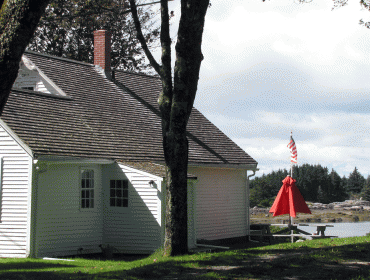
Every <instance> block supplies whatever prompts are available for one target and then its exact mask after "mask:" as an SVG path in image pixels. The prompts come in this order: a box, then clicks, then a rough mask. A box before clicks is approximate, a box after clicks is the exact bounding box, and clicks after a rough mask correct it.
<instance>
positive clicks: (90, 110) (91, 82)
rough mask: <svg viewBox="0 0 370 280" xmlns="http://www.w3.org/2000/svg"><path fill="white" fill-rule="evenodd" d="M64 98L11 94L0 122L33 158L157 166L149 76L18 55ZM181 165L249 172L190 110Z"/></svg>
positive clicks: (155, 90) (241, 155)
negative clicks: (227, 167)
mask: <svg viewBox="0 0 370 280" xmlns="http://www.w3.org/2000/svg"><path fill="white" fill-rule="evenodd" d="M26 56H27V58H28V59H30V60H31V61H32V62H33V63H34V64H35V65H36V66H37V67H38V69H39V70H40V71H42V73H44V74H45V75H46V76H47V77H48V78H49V79H50V80H51V81H53V83H55V84H56V85H57V86H58V87H59V88H60V89H61V90H62V91H63V92H64V93H65V94H66V96H57V95H53V94H42V93H37V92H34V91H29V90H24V89H15V88H13V90H12V92H11V94H10V96H9V99H8V102H7V104H6V106H5V109H4V112H3V115H2V117H1V118H2V119H3V120H4V121H5V122H6V123H7V125H8V126H9V127H10V128H11V129H12V130H13V131H14V132H15V133H16V134H17V135H18V136H19V137H20V138H21V139H22V140H23V141H24V142H25V143H26V144H27V145H28V146H29V147H30V148H31V149H32V151H33V152H34V153H35V155H37V156H63V157H85V158H86V157H88V158H106V159H114V160H121V161H124V162H164V157H163V149H162V134H161V121H160V116H159V108H158V104H157V98H158V94H159V92H160V91H161V81H160V79H159V78H157V77H153V76H148V75H143V74H133V73H127V72H123V71H117V72H116V75H115V77H116V80H115V82H113V81H111V80H108V79H107V78H106V77H105V76H104V75H102V74H101V73H99V71H97V70H96V67H95V66H94V65H92V64H88V63H82V62H77V61H74V60H70V59H63V58H57V57H53V56H50V55H43V54H39V53H35V52H26ZM187 135H188V139H189V164H193V165H199V164H215V165H219V164H226V165H256V164H257V162H256V161H255V160H254V159H252V158H251V157H250V156H249V155H248V154H247V153H245V152H244V151H243V150H242V149H241V148H240V147H238V146H237V145H236V144H235V143H234V142H233V141H231V140H230V139H229V138H228V137H227V136H226V135H225V134H224V133H222V132H221V131H220V130H219V129H218V128H217V127H216V126H214V125H213V124H212V123H211V122H210V121H208V120H207V119H206V118H205V117H204V116H203V115H202V114H201V113H200V112H199V111H198V110H196V109H195V108H194V109H193V110H192V113H191V116H190V119H189V124H188V133H187Z"/></svg>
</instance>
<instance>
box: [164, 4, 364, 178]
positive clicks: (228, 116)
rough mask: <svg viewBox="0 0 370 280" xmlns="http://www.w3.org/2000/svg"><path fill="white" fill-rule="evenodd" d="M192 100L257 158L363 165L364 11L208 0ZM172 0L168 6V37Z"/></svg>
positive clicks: (346, 169)
mask: <svg viewBox="0 0 370 280" xmlns="http://www.w3.org/2000/svg"><path fill="white" fill-rule="evenodd" d="M211 3H212V6H211V7H210V8H209V9H208V11H207V16H206V22H205V29H204V34H203V43H202V52H203V55H204V57H205V58H204V60H203V62H202V66H201V72H200V79H199V84H198V92H197V96H196V100H195V104H194V106H195V107H196V108H197V109H198V110H199V111H201V112H202V113H203V114H204V115H205V116H206V117H207V118H208V119H209V120H210V121H212V122H213V123H214V124H215V125H216V126H217V127H218V128H219V129H221V130H222V131H223V132H224V133H225V134H226V135H228V136H229V137H230V138H231V139H232V140H233V141H234V142H236V143H237V144H238V145H239V146H240V147H241V148H242V149H243V150H245V151H246V152H247V153H248V154H249V155H250V156H252V157H253V158H254V159H255V160H256V161H257V162H258V168H259V171H258V172H257V173H256V176H261V175H262V174H268V173H269V172H271V171H273V170H278V169H284V168H285V169H289V168H290V152H289V149H288V148H287V144H288V143H289V138H290V133H291V132H292V133H293V138H294V140H295V143H296V146H297V151H298V164H299V165H302V164H305V163H308V164H320V165H322V166H326V167H328V168H329V171H331V169H332V168H333V169H334V170H335V171H337V172H338V174H339V175H340V176H346V177H348V175H349V174H350V173H351V172H352V171H353V170H354V168H355V167H357V168H358V170H359V171H360V173H361V174H362V175H363V176H364V177H365V178H366V177H367V176H368V175H369V174H370V166H369V158H370V110H369V109H370V76H369V74H370V52H369V51H368V50H370V29H367V28H365V27H363V26H361V25H360V24H359V20H360V19H363V20H364V21H367V20H368V21H370V12H369V11H366V10H363V9H362V8H361V6H360V5H359V1H351V0H350V1H349V3H348V5H347V6H345V7H342V8H339V9H335V10H332V8H333V1H332V0H313V1H312V2H310V3H305V4H299V3H297V2H295V1H294V0H270V1H268V0H267V1H265V2H263V1H262V0H248V1H247V0H233V1H225V0H211ZM179 5H180V1H179V0H174V1H173V2H170V10H173V11H174V12H175V17H174V19H173V23H172V27H171V32H172V33H171V36H172V37H174V38H175V36H176V32H177V21H178V20H179V17H180V14H181V12H180V7H179Z"/></svg>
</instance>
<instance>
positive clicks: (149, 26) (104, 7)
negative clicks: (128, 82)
mask: <svg viewBox="0 0 370 280" xmlns="http://www.w3.org/2000/svg"><path fill="white" fill-rule="evenodd" d="M138 14H139V18H140V23H141V26H142V30H143V34H144V40H145V41H146V43H147V45H148V47H149V49H153V48H155V47H156V46H158V45H159V43H158V41H159V34H160V32H159V28H160V26H159V25H158V24H156V21H155V20H154V19H155V16H156V14H155V12H153V10H152V9H151V8H150V7H149V6H144V7H141V8H139V9H138ZM99 29H105V30H109V31H110V32H111V34H112V53H111V59H112V61H111V65H112V67H113V68H117V69H123V70H129V71H134V72H146V71H148V70H149V68H150V67H151V66H150V64H148V63H146V61H145V54H144V52H143V49H142V47H141V44H140V43H139V42H138V40H137V38H136V31H135V26H134V22H133V19H132V16H131V11H130V9H129V5H128V1H127V0H90V1H85V0H70V1H65V0H53V1H51V3H50V4H49V5H48V6H47V8H46V11H45V14H44V15H43V17H42V18H41V20H40V23H39V25H38V28H37V29H36V31H35V34H34V36H33V37H32V39H31V42H30V44H29V45H28V49H29V50H33V51H37V52H42V53H47V54H50V55H55V56H59V57H65V58H71V59H75V60H79V61H84V62H88V63H93V61H94V56H93V54H94V36H93V32H94V31H95V30H99Z"/></svg>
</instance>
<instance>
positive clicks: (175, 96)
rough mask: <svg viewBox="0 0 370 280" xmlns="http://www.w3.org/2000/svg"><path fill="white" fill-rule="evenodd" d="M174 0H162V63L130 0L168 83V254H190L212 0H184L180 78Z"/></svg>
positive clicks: (164, 106) (163, 100)
mask: <svg viewBox="0 0 370 280" xmlns="http://www.w3.org/2000/svg"><path fill="white" fill-rule="evenodd" d="M167 1H168V0H161V46H162V65H159V64H158V63H157V62H156V61H155V59H154V57H153V55H152V54H151V52H150V51H149V49H148V47H147V45H146V42H145V40H144V37H143V34H142V32H141V27H140V20H139V19H138V16H137V10H136V4H135V0H130V6H131V12H132V16H133V19H134V22H135V28H136V31H137V37H138V39H139V41H140V43H141V45H142V47H143V49H144V51H145V54H146V56H147V58H148V59H149V61H150V64H151V65H152V66H153V68H154V69H155V71H156V72H157V73H158V74H159V76H160V77H161V80H162V92H161V94H160V96H159V98H158V104H159V108H160V111H161V117H162V136H163V150H164V157H165V161H166V170H167V171H166V226H165V241H164V255H171V256H174V255H181V254H186V253H187V252H188V215H187V214H188V213H187V171H188V140H187V138H186V126H187V123H188V120H189V117H190V113H191V110H192V108H193V104H194V99H195V94H196V92H197V86H198V80H199V70H200V64H201V62H202V60H203V55H202V52H201V45H202V36H203V27H204V19H205V15H206V12H207V8H208V6H209V0H181V18H180V25H179V31H178V37H177V43H176V64H175V69H174V80H173V83H172V74H171V38H170V34H169V14H168V3H167Z"/></svg>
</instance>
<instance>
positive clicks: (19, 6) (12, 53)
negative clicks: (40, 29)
mask: <svg viewBox="0 0 370 280" xmlns="http://www.w3.org/2000/svg"><path fill="white" fill-rule="evenodd" d="M49 1H50V0H19V1H14V0H3V1H0V5H1V10H0V77H1V81H0V115H1V113H2V112H3V109H4V106H5V103H6V101H7V100H8V97H9V94H10V90H11V88H12V86H13V83H14V81H15V79H16V78H17V75H18V70H19V63H20V61H21V58H22V55H23V53H24V51H25V49H26V47H27V45H28V43H29V41H30V40H31V37H32V35H33V33H34V32H35V29H36V27H37V24H38V22H39V20H40V18H41V16H42V15H43V13H44V12H45V9H46V6H47V4H48V3H49Z"/></svg>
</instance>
